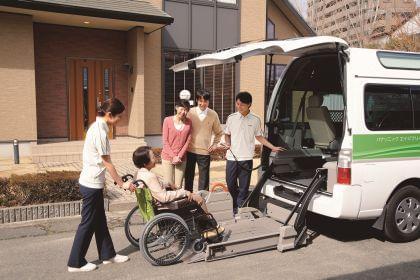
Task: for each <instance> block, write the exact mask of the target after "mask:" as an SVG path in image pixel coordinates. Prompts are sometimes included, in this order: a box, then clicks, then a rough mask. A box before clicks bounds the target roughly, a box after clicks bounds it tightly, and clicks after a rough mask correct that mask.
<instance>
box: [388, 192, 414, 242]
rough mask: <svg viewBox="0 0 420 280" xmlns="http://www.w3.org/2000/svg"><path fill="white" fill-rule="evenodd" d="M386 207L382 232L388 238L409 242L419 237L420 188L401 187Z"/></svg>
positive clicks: (394, 240)
mask: <svg viewBox="0 0 420 280" xmlns="http://www.w3.org/2000/svg"><path fill="white" fill-rule="evenodd" d="M387 207H388V209H387V212H386V217H385V226H384V233H385V236H386V237H387V238H388V239H389V240H391V241H393V242H409V241H413V240H416V239H417V238H419V237H420V188H418V187H415V186H410V185H409V186H405V187H403V188H401V189H400V190H398V191H397V192H396V193H395V194H394V195H393V196H392V197H391V199H390V200H389V202H388V206H387Z"/></svg>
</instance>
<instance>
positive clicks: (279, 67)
mask: <svg viewBox="0 0 420 280" xmlns="http://www.w3.org/2000/svg"><path fill="white" fill-rule="evenodd" d="M286 66H287V65H286V64H272V65H271V77H270V64H267V65H266V70H265V79H266V80H265V84H266V86H267V85H268V93H267V92H266V97H265V102H266V105H267V104H268V102H269V101H270V98H271V93H272V92H273V90H274V87H275V86H276V83H277V81H278V80H279V79H280V76H281V74H282V73H283V71H284V69H286ZM269 78H271V80H270V81H269V80H268V79H269Z"/></svg>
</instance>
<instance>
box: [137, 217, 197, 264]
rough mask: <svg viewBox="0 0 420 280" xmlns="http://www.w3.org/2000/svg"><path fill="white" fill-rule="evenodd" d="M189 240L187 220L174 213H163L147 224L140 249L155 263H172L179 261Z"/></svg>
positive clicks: (148, 259) (147, 258)
mask: <svg viewBox="0 0 420 280" xmlns="http://www.w3.org/2000/svg"><path fill="white" fill-rule="evenodd" d="M189 241H190V232H189V229H188V226H187V224H186V223H185V221H184V220H183V219H182V218H181V217H180V216H178V215H175V214H173V213H163V214H159V215H157V216H156V217H154V218H153V219H152V220H150V221H149V222H148V223H147V224H146V227H145V229H144V232H143V234H142V238H141V239H140V251H141V252H142V254H143V256H144V257H145V258H146V260H147V261H149V262H150V263H151V264H153V265H170V264H174V263H176V262H178V261H179V259H180V258H181V257H182V255H183V254H184V253H185V250H187V248H188V245H189Z"/></svg>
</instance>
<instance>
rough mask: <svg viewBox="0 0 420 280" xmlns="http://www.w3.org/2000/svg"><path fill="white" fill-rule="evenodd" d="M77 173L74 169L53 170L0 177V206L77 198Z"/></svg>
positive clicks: (78, 197) (79, 196)
mask: <svg viewBox="0 0 420 280" xmlns="http://www.w3.org/2000/svg"><path fill="white" fill-rule="evenodd" d="M79 174H80V172H76V171H54V172H47V173H38V174H25V175H12V176H11V177H10V178H0V206H3V207H12V206H18V205H19V206H24V205H31V204H41V203H53V202H63V201H72V200H79V199H81V195H80V193H79V187H78V185H77V181H78V179H79Z"/></svg>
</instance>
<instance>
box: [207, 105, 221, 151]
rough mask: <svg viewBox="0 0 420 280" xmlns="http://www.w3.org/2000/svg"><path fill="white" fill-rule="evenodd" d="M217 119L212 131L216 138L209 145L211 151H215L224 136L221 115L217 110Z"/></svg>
mask: <svg viewBox="0 0 420 280" xmlns="http://www.w3.org/2000/svg"><path fill="white" fill-rule="evenodd" d="M215 115H216V116H215V120H214V121H213V126H212V132H213V134H214V139H213V143H212V144H211V145H210V147H209V149H208V150H209V152H211V151H213V150H214V149H216V147H217V144H219V143H220V139H221V138H222V136H223V129H222V125H221V124H220V120H219V116H218V115H217V113H216V112H215Z"/></svg>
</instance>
